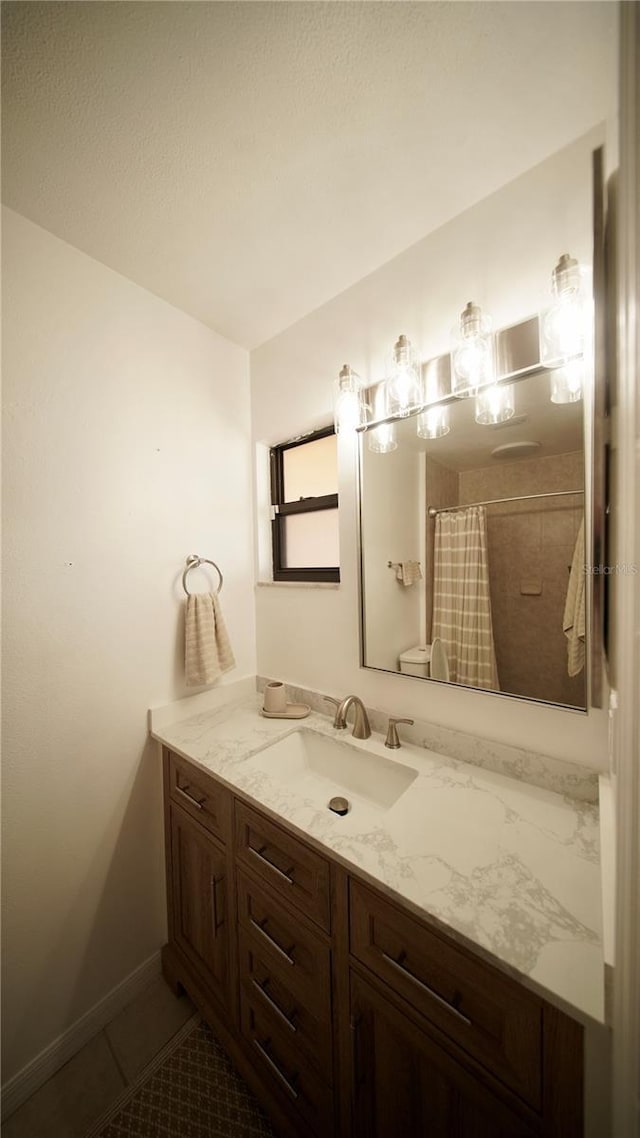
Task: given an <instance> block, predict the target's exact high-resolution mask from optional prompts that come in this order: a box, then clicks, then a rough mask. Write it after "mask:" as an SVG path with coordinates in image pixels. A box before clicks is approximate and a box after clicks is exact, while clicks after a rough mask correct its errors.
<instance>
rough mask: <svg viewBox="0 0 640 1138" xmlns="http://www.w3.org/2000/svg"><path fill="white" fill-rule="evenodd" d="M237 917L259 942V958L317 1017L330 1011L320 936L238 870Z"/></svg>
mask: <svg viewBox="0 0 640 1138" xmlns="http://www.w3.org/2000/svg"><path fill="white" fill-rule="evenodd" d="M238 920H239V922H240V925H241V927H242V928H244V929H245V930H246V931H247V932H248V933H249V934H250V935H251V936H252V937H253V939H254V940H255V941H256V943H257V944H258V945H259V946H260V950H261V952H262V955H263V958H264V959H265V960H266V961H267V962H268V963H269V964H271V965H272V966H273V967H274V968H275V969H278V970H279V971H280V974H286V977H287V981H286V982H287V986H288V988H289V989H290V990H291V992H293V993H295V995H296V996H298V997H299V998H300V999H301V1000H302V1002H303V1003H304V1004H305V1005H306V1007H308V1008H309V1009H311V1010H312V1011H313V1012H314V1014H315V1015H317V1016H318V1017H320V1018H323V1017H324V1018H326V1019H328V1018H329V1016H330V1014H331V1010H330V1009H331V963H330V961H331V953H330V950H329V948H328V946H327V945H326V944H323V942H322V941H321V939H320V937H319V936H318V935H317V934H316V933H314V932H312V931H311V929H309V928H307V927H306V926H305V925H303V924H302V922H301V921H299V920H298V918H297V917H296V916H295V915H294V914H293V913H289V912H288V911H287V910H286V909H285V908H284V906H283V905H281V904H280V903H279V902H277V901H275V900H272V899H271V898H270V897H269V896H268V894H267V893H266V892H265V890H264V889H262V888H261V887H260V885H254V883H253V882H252V881H251V879H250V878H249V877H247V876H245V874H243V873H242V872H240V871H239V872H238Z"/></svg>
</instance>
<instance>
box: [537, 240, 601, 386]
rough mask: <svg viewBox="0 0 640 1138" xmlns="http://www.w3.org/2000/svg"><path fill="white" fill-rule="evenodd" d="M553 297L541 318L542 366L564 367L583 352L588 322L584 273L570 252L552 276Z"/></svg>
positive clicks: (565, 254) (561, 260)
mask: <svg viewBox="0 0 640 1138" xmlns="http://www.w3.org/2000/svg"><path fill="white" fill-rule="evenodd" d="M551 295H552V298H553V299H552V302H551V304H550V305H549V306H548V307H546V308H545V309H544V310H543V311H542V312H541V313H540V316H539V324H538V326H539V333H540V363H541V364H542V365H543V366H544V367H561V366H563V365H564V364H566V363H568V362H569V361H570V360H572V359H575V358H576V356H579V355H581V354H582V353H583V352H584V349H585V337H586V335H587V324H588V320H589V303H588V298H587V296H586V290H585V286H584V273H583V270H582V269H581V267H580V265H579V264H578V262H577V261H576V260H575V258H573V257H570V256H569V254H568V253H563V254H562V256H561V257H560V260H559V261H558V264H557V265H556V267H555V269H554V270H553V273H552V274H551Z"/></svg>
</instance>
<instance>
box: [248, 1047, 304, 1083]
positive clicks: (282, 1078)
mask: <svg viewBox="0 0 640 1138" xmlns="http://www.w3.org/2000/svg"><path fill="white" fill-rule="evenodd" d="M253 1042H254V1043H255V1045H256V1047H257V1048H258V1051H259V1052H260V1054H261V1055H262V1056H263V1057H264V1058H265V1059H266V1061H267V1063H268V1064H269V1066H270V1067H271V1070H272V1071H273V1072H274V1074H275V1075H277V1076H278V1078H279V1079H280V1082H281V1083H282V1084H283V1086H285V1087H286V1088H287V1090H288V1092H289V1094H290V1095H291V1096H292V1098H297V1097H298V1092H297V1090H296V1088H295V1087H294V1086H293V1085H292V1084H291V1083H290V1082H289V1080H288V1078H287V1076H286V1075H283V1073H282V1071H281V1070H280V1068H279V1066H278V1064H277V1063H274V1061H273V1059H272V1058H271V1056H270V1054H269V1052H268V1051H267V1046H268V1044H269V1040H267V1041H266V1044H265V1045H263V1044H262V1043H261V1042H260V1040H259V1039H254V1041H253Z"/></svg>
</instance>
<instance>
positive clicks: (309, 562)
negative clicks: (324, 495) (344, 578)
mask: <svg viewBox="0 0 640 1138" xmlns="http://www.w3.org/2000/svg"><path fill="white" fill-rule="evenodd" d="M283 521H284V531H285V551H286V552H285V562H284V564H285V568H286V569H322V568H329V567H330V566H333V565H339V563H340V558H339V547H338V511H337V510H314V511H313V512H312V513H309V514H290V515H289V516H288V517H286V518H284V519H283Z"/></svg>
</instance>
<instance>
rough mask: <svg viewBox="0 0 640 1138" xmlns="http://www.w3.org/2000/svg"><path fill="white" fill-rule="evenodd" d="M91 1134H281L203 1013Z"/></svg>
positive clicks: (96, 1137)
mask: <svg viewBox="0 0 640 1138" xmlns="http://www.w3.org/2000/svg"><path fill="white" fill-rule="evenodd" d="M86 1138H276V1136H275V1134H274V1131H273V1130H272V1128H271V1125H270V1123H269V1122H268V1120H267V1118H266V1117H265V1115H264V1114H263V1112H262V1109H261V1108H260V1106H259V1104H258V1103H257V1102H256V1099H255V1098H254V1096H253V1094H252V1093H251V1091H250V1090H249V1088H248V1087H247V1086H246V1084H245V1083H244V1082H243V1080H242V1079H241V1078H240V1076H239V1075H238V1073H237V1071H236V1070H235V1067H234V1066H233V1064H232V1062H231V1060H230V1059H229V1057H228V1055H227V1054H226V1052H225V1051H224V1050H223V1048H222V1047H221V1046H220V1044H219V1043H218V1041H217V1039H216V1038H215V1036H214V1034H213V1032H212V1031H211V1029H210V1028H209V1027H208V1025H207V1024H206V1023H204V1022H203V1021H202V1020H201V1019H200V1018H199V1017H198V1016H195V1017H193V1018H192V1019H191V1020H189V1022H188V1023H187V1024H185V1026H184V1027H183V1028H182V1029H181V1030H180V1031H179V1032H178V1033H177V1035H175V1036H174V1037H173V1039H172V1040H171V1041H170V1042H169V1043H168V1044H167V1046H166V1047H165V1048H163V1050H162V1051H161V1052H160V1053H159V1054H158V1055H157V1056H156V1058H155V1059H154V1061H153V1062H152V1063H151V1064H150V1065H149V1066H148V1067H147V1068H146V1069H145V1071H143V1072H142V1074H141V1075H140V1076H139V1077H138V1079H136V1081H135V1083H132V1085H131V1086H129V1087H127V1088H126V1090H125V1091H123V1092H122V1095H121V1096H120V1097H119V1099H118V1100H117V1101H116V1102H115V1103H114V1104H113V1106H112V1107H111V1108H110V1109H109V1111H108V1112H107V1113H106V1114H103V1115H102V1117H101V1118H100V1119H99V1120H98V1122H97V1123H96V1124H95V1126H94V1127H93V1128H92V1130H91V1131H90V1132H89V1134H87V1135H86Z"/></svg>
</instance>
